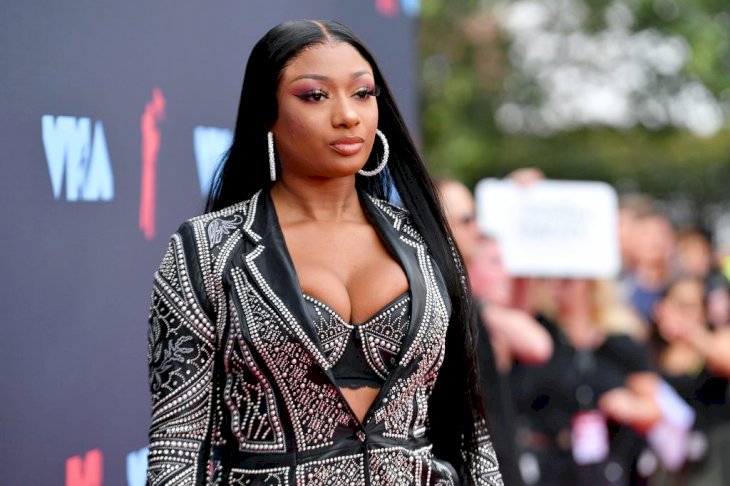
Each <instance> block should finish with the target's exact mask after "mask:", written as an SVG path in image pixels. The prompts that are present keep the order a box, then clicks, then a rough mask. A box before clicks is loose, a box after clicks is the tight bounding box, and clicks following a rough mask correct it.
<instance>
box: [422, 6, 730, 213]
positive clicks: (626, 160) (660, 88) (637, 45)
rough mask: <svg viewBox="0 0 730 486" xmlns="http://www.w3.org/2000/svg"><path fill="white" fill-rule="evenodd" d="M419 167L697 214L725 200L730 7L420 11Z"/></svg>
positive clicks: (729, 175) (729, 145)
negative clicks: (539, 174) (513, 178)
mask: <svg viewBox="0 0 730 486" xmlns="http://www.w3.org/2000/svg"><path fill="white" fill-rule="evenodd" d="M421 21H422V25H421V39H420V45H421V54H422V62H421V70H422V73H421V74H422V75H421V82H422V86H421V93H422V96H423V107H422V108H423V118H422V123H423V137H424V138H423V139H424V147H423V149H424V153H425V156H426V160H427V162H428V163H429V165H430V166H431V167H432V168H433V169H434V170H435V171H436V172H437V173H442V174H446V175H451V176H454V177H457V178H459V179H462V180H464V181H465V182H467V183H471V184H473V183H475V182H476V181H477V180H478V179H481V178H483V177H490V176H492V177H494V176H497V177H500V176H503V175H505V174H506V173H508V172H509V171H511V170H514V169H515V168H518V167H524V166H536V167H540V168H542V169H543V170H544V171H545V172H546V173H547V174H548V176H549V177H552V178H570V179H593V180H605V181H608V182H610V183H612V184H614V185H615V186H616V187H617V188H618V189H619V190H620V191H621V190H623V191H644V192H648V193H650V194H652V195H654V196H656V197H659V198H662V199H681V200H686V201H690V202H691V205H692V207H694V208H696V209H697V211H696V215H698V216H699V214H700V213H702V211H703V210H704V209H705V208H706V207H707V206H708V205H709V204H711V203H717V202H722V201H725V202H727V201H728V199H730V197H728V192H729V191H730V127H728V119H729V118H730V116H729V115H730V2H727V0H684V1H680V0H616V1H613V2H606V1H598V0H513V1H478V0H449V1H446V0H424V1H423V4H422V16H421Z"/></svg>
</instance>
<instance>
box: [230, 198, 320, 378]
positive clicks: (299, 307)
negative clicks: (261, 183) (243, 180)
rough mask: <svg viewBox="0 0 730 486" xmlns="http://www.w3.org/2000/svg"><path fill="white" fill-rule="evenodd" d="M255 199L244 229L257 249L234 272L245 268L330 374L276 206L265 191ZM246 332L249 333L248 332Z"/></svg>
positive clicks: (238, 258) (241, 256) (237, 263)
mask: <svg viewBox="0 0 730 486" xmlns="http://www.w3.org/2000/svg"><path fill="white" fill-rule="evenodd" d="M254 197H255V200H253V201H252V204H251V206H250V208H249V211H250V213H249V215H248V218H247V219H246V224H247V225H248V226H247V227H244V228H243V232H244V234H245V235H246V236H247V237H248V240H249V242H250V243H253V246H252V247H251V248H252V249H251V251H243V252H240V253H239V254H238V255H237V256H236V258H235V260H234V262H233V267H232V269H231V271H234V269H235V268H243V269H244V271H245V272H246V274H247V279H248V281H249V283H250V285H252V286H253V287H254V288H255V289H256V290H257V292H258V293H259V295H261V296H262V297H263V298H264V300H265V301H266V302H267V303H268V304H269V306H270V307H271V308H272V309H273V310H274V311H275V312H276V313H277V315H278V316H279V317H280V318H281V319H282V321H283V322H284V323H285V325H286V326H287V328H288V331H289V333H290V334H291V335H292V336H294V337H295V339H297V340H298V341H299V342H300V343H301V344H302V345H303V346H304V347H305V349H306V350H307V351H308V353H309V354H310V356H311V357H312V358H314V360H315V361H316V362H317V364H318V365H319V366H320V367H321V368H322V369H323V370H325V371H327V370H328V368H329V365H328V363H327V359H326V358H325V356H324V354H323V353H322V351H321V349H322V346H321V343H320V342H319V337H318V335H317V332H316V329H315V328H314V324H313V323H312V320H311V318H310V317H309V315H308V313H307V310H306V308H305V302H304V298H303V296H302V290H301V288H300V286H299V280H298V278H297V274H296V270H295V269H294V264H293V263H292V261H291V257H290V255H289V252H288V250H287V248H286V241H285V240H284V234H283V233H282V231H281V227H280V226H279V221H278V218H277V217H276V211H275V209H274V205H273V203H272V201H271V198H270V196H269V194H268V192H267V191H261V192H259V193H258V194H257V195H256V196H254ZM243 332H244V334H246V331H245V330H243ZM328 374H329V373H328Z"/></svg>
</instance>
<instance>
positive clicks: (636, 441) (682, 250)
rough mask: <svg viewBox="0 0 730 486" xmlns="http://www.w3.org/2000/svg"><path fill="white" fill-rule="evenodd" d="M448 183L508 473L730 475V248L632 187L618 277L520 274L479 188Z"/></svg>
mask: <svg viewBox="0 0 730 486" xmlns="http://www.w3.org/2000/svg"><path fill="white" fill-rule="evenodd" d="M543 177H544V176H543V175H542V173H540V172H539V171H537V170H534V169H522V170H519V171H516V172H515V173H513V174H512V175H511V176H510V178H511V179H513V180H514V181H515V182H516V183H518V184H522V185H530V184H533V183H536V182H537V181H539V180H540V179H542V178H543ZM439 189H440V192H441V196H442V201H443V204H444V206H445V209H446V214H447V218H448V220H449V225H450V226H451V229H452V232H453V235H454V239H455V241H456V244H457V246H458V248H459V250H460V251H461V253H462V255H463V257H464V260H465V263H466V266H467V271H468V275H469V281H470V285H471V289H472V294H473V297H474V299H475V302H476V303H477V308H478V314H479V316H478V317H479V319H478V320H479V326H478V330H479V335H478V336H477V356H478V361H479V363H478V364H479V373H480V379H481V382H482V389H483V393H484V399H485V402H486V405H487V407H488V414H489V419H490V428H491V431H492V436H493V439H494V440H493V442H494V444H495V448H496V449H497V453H498V456H499V459H500V463H501V467H502V471H503V474H504V477H505V484H507V485H508V486H512V485H517V486H521V485H542V486H551V485H563V486H565V485H568V486H570V485H581V486H582V485H590V486H601V485H649V486H669V485H672V486H674V485H682V486H697V485H701V486H720V485H730V388H729V387H728V378H730V290H729V289H730V284H729V283H728V274H727V273H723V262H724V263H725V265H724V268H727V267H728V265H727V262H728V258H729V257H730V251H728V249H727V248H717V247H715V246H713V241H712V238H711V235H709V234H707V233H706V232H704V231H702V230H700V229H697V228H676V227H674V226H673V224H672V222H671V221H670V219H669V218H668V217H667V216H666V215H665V214H663V213H662V211H661V210H660V208H659V206H658V205H657V204H656V203H655V201H653V200H652V199H651V198H650V197H648V196H646V195H639V194H634V195H627V196H624V197H622V198H621V200H620V207H619V209H618V222H619V227H618V229H617V232H618V235H619V246H620V252H621V259H622V270H621V274H620V275H619V276H618V277H617V278H616V279H613V280H599V279H584V278H569V277H567V276H566V278H549V279H547V278H535V277H525V276H520V277H515V276H511V275H509V273H508V271H507V270H506V269H505V267H504V264H503V262H502V259H501V257H500V246H499V241H498V240H497V239H496V238H495V237H493V236H492V235H487V234H483V233H481V232H480V230H479V228H478V226H477V224H476V213H475V204H474V200H473V197H472V195H471V193H470V191H469V190H468V189H467V188H466V187H465V186H464V185H462V184H461V183H459V182H457V181H454V180H442V181H440V182H439ZM723 252H724V253H723Z"/></svg>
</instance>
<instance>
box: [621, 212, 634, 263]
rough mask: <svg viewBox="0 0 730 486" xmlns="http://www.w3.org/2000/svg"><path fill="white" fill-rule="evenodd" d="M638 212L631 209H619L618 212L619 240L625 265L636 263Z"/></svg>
mask: <svg viewBox="0 0 730 486" xmlns="http://www.w3.org/2000/svg"><path fill="white" fill-rule="evenodd" d="M636 222H637V218H636V214H635V213H634V211H633V210H631V209H626V208H623V209H619V212H618V241H619V248H620V249H621V261H622V263H623V265H624V266H625V267H628V268H630V267H632V266H633V265H634V258H635V257H634V252H635V249H634V246H635V245H634V243H635V241H634V239H635V236H634V235H635V233H636Z"/></svg>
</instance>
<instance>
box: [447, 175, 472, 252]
mask: <svg viewBox="0 0 730 486" xmlns="http://www.w3.org/2000/svg"><path fill="white" fill-rule="evenodd" d="M439 192H440V193H441V202H442V204H443V206H444V212H445V213H446V220H447V222H448V224H449V227H450V228H451V232H452V234H453V235H454V239H455V240H456V242H455V243H456V246H457V247H459V251H460V252H461V254H462V256H463V257H464V260H466V261H467V262H469V261H470V260H471V259H472V258H473V257H474V254H475V252H476V249H477V245H478V242H479V236H480V235H479V227H478V226H477V224H476V210H475V208H474V198H473V197H472V195H471V192H469V189H467V188H466V186H464V185H463V184H461V183H460V182H456V181H445V182H442V183H441V184H439Z"/></svg>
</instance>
